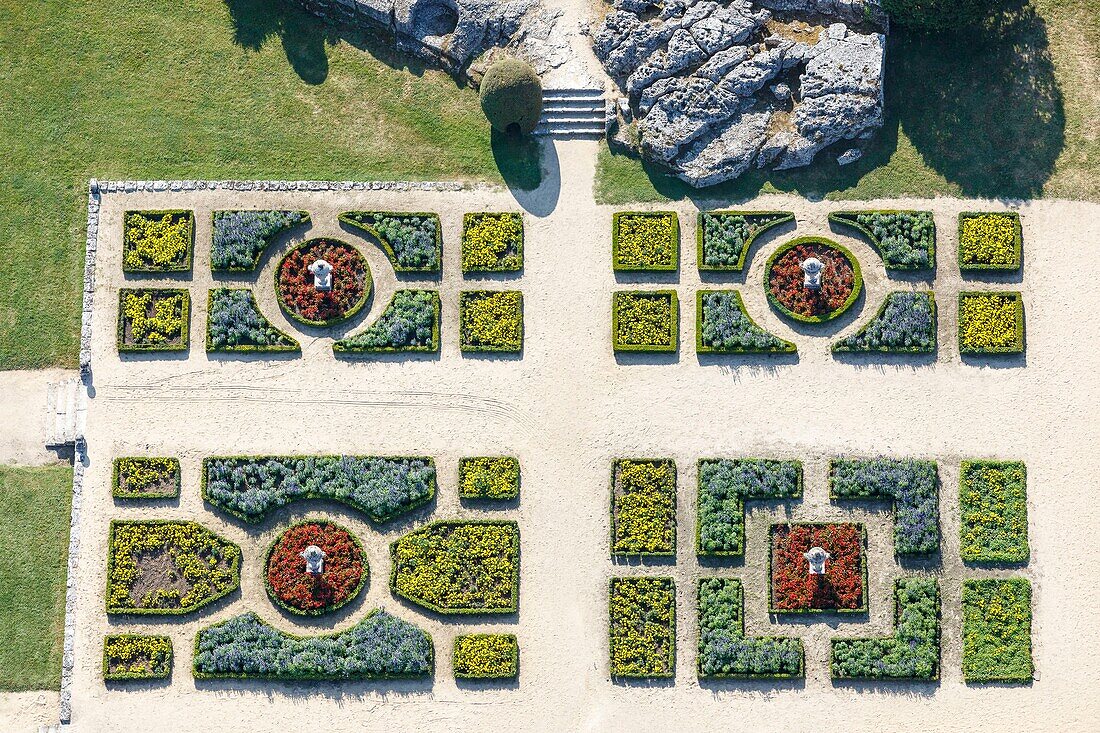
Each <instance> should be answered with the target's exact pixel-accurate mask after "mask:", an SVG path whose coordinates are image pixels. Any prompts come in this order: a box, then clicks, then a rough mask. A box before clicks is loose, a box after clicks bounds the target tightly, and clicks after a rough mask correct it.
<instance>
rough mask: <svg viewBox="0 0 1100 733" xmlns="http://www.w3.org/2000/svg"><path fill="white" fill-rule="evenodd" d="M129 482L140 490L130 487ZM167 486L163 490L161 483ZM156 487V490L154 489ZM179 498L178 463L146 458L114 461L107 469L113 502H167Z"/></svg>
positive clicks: (170, 460)
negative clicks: (152, 500) (151, 500)
mask: <svg viewBox="0 0 1100 733" xmlns="http://www.w3.org/2000/svg"><path fill="white" fill-rule="evenodd" d="M132 483H137V484H140V485H141V486H140V488H137V489H134V488H131V484H132ZM166 483H167V484H170V487H169V488H168V489H167V490H165V489H164V488H163V486H164V484H166ZM158 487H160V488H158ZM179 495H180V460H179V459H178V458H150V457H146V456H140V457H126V458H116V459H115V460H114V461H113V462H112V468H111V496H113V497H114V498H116V499H171V498H174V497H177V496H179Z"/></svg>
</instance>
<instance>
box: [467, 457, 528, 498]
mask: <svg viewBox="0 0 1100 733" xmlns="http://www.w3.org/2000/svg"><path fill="white" fill-rule="evenodd" d="M458 495H459V496H461V497H462V498H463V499H515V498H516V497H517V496H519V461H517V460H516V459H515V458H511V457H509V456H500V457H494V458H490V457H478V458H463V459H462V460H460V461H459V462H458Z"/></svg>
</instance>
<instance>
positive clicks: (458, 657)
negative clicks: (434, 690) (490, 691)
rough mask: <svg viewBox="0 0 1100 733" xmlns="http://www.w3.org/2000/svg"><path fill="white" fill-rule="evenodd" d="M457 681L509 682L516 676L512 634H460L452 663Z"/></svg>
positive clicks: (516, 652) (516, 648)
mask: <svg viewBox="0 0 1100 733" xmlns="http://www.w3.org/2000/svg"><path fill="white" fill-rule="evenodd" d="M451 662H452V667H453V669H454V673H455V677H456V678H458V679H511V678H514V677H515V676H516V675H518V674H519V643H518V642H517V641H516V637H515V634H462V635H459V636H456V637H455V646H454V654H453V656H452V659H451Z"/></svg>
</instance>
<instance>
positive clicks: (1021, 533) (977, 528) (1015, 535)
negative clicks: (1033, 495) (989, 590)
mask: <svg viewBox="0 0 1100 733" xmlns="http://www.w3.org/2000/svg"><path fill="white" fill-rule="evenodd" d="M959 512H960V514H961V519H962V527H961V535H962V536H961V542H960V547H959V552H960V553H961V554H962V558H963V560H966V561H967V562H995V563H1023V562H1027V560H1028V557H1029V556H1030V550H1029V548H1028V541H1027V467H1026V466H1025V465H1024V463H1023V462H1022V461H963V462H962V470H961V475H960V477H959Z"/></svg>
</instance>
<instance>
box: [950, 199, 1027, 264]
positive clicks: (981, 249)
mask: <svg viewBox="0 0 1100 733" xmlns="http://www.w3.org/2000/svg"><path fill="white" fill-rule="evenodd" d="M959 267H961V268H962V269H963V270H1015V269H1017V268H1019V267H1020V218H1019V216H1018V215H1017V214H1015V213H986V214H976V213H970V212H966V213H963V214H960V215H959Z"/></svg>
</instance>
